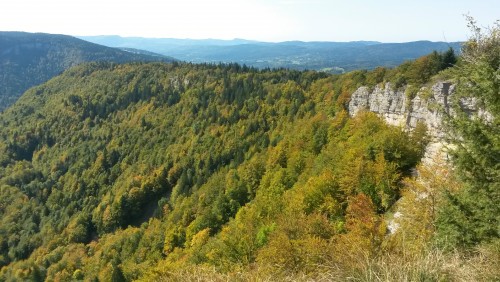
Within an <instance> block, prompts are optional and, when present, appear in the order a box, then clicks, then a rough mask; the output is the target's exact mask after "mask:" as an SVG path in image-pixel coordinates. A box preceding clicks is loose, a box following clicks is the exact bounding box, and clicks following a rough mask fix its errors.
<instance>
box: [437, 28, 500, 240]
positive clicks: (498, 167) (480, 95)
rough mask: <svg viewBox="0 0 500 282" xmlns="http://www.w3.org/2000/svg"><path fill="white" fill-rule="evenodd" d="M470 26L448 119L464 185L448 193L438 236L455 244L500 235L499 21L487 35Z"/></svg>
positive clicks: (453, 152) (458, 167) (456, 77)
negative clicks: (452, 105)
mask: <svg viewBox="0 0 500 282" xmlns="http://www.w3.org/2000/svg"><path fill="white" fill-rule="evenodd" d="M469 27H470V28H471V31H472V34H473V36H472V38H470V39H469V41H467V43H466V44H465V45H464V49H463V58H462V60H461V63H460V64H459V66H458V67H457V68H455V70H454V77H455V80H456V84H457V86H456V95H455V101H454V104H455V107H454V111H455V115H452V116H450V117H449V122H448V123H449V127H450V130H451V132H452V134H453V135H452V140H451V141H452V142H453V144H454V145H455V149H454V150H453V151H452V153H451V154H452V157H453V163H454V165H455V166H456V168H457V173H458V174H459V176H460V178H461V179H462V180H463V181H464V183H465V186H464V188H463V189H461V190H458V191H452V192H450V193H449V195H448V204H447V205H445V206H443V208H442V211H441V213H440V216H439V218H438V235H439V236H438V239H439V241H440V242H441V243H442V244H444V245H447V246H451V247H454V246H474V245H477V244H480V243H484V242H489V241H492V240H498V238H499V237H500V230H499V229H498V226H500V205H499V203H500V186H499V183H500V181H499V180H500V162H499V160H500V139H499V136H500V125H499V117H500V100H499V99H500V80H499V77H500V25H499V23H498V22H497V23H496V24H495V25H494V26H493V27H492V28H491V29H490V30H488V32H487V33H483V32H482V31H481V29H480V28H479V27H477V25H476V23H475V21H474V20H473V19H472V18H469ZM467 101H468V102H469V105H470V106H467V105H465V102H467ZM450 215H451V216H450Z"/></svg>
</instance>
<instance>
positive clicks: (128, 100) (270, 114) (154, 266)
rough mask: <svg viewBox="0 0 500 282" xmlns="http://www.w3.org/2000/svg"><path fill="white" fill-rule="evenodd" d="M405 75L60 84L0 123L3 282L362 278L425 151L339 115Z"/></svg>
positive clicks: (227, 73)
mask: <svg viewBox="0 0 500 282" xmlns="http://www.w3.org/2000/svg"><path fill="white" fill-rule="evenodd" d="M432 56H434V57H432ZM436 56H437V57H439V58H440V57H441V56H442V55H440V54H439V53H437V55H435V54H434V55H430V57H429V58H427V59H422V62H420V61H419V63H415V64H417V65H419V64H421V65H422V68H423V69H426V70H427V68H431V67H433V66H434V65H433V63H432V62H434V61H433V60H437V59H436V58H435V57H436ZM413 64H414V63H407V64H406V65H405V66H402V67H401V69H398V70H387V69H383V68H379V69H376V70H374V71H372V72H368V71H356V72H352V73H349V74H346V75H342V76H328V77H327V76H326V75H324V74H318V73H315V72H298V71H290V70H274V71H270V70H256V69H251V68H247V67H241V66H239V65H236V64H231V65H192V64H180V63H175V64H160V63H149V64H125V65H114V64H106V63H89V64H84V65H81V66H77V67H74V68H71V69H70V70H68V71H66V72H65V73H63V74H62V75H61V76H58V77H56V78H54V79H52V80H51V81H49V82H47V83H46V84H43V85H41V86H38V87H35V88H33V89H31V90H29V91H28V92H27V93H26V94H25V95H24V96H23V97H22V98H21V99H20V100H19V101H18V103H17V104H16V105H14V106H13V107H11V108H9V109H8V110H6V111H5V112H4V113H3V114H1V115H0V125H2V127H1V129H0V153H2V155H1V156H2V157H1V159H0V163H1V165H2V166H1V167H0V187H1V188H0V193H1V194H0V214H1V215H2V217H1V219H0V220H1V221H0V235H1V236H0V263H1V265H2V266H3V268H2V271H1V276H0V279H4V280H12V279H22V277H28V276H27V275H29V274H31V273H36V275H37V276H39V277H41V278H42V279H46V280H66V281H68V280H72V279H83V280H91V281H92V280H105V281H109V280H113V281H123V280H125V281H129V280H136V279H139V278H141V277H143V278H144V277H146V278H147V279H150V280H155V279H157V278H160V277H167V278H165V279H167V280H168V277H177V276H176V275H177V273H179V271H183V270H185V269H190V267H192V265H203V267H213V268H214V269H216V270H217V271H218V272H223V273H240V271H242V270H247V269H250V268H252V267H254V266H255V267H257V268H261V269H262V271H263V272H264V273H266V275H263V276H262V277H268V275H267V274H269V273H279V275H281V277H286V276H287V275H291V277H295V275H299V274H300V273H305V274H306V275H312V276H311V277H313V275H314V274H317V273H320V272H321V271H323V270H324V269H323V268H322V267H325V266H328V267H337V268H342V269H350V270H353V271H361V270H362V269H363V267H364V262H365V261H367V260H373V259H376V258H377V256H378V255H379V254H380V253H381V251H382V249H383V247H384V246H383V241H384V239H385V235H386V225H385V223H384V220H383V215H384V214H385V213H386V212H387V211H389V210H390V209H391V207H393V205H394V204H395V203H396V202H397V201H398V200H399V199H400V197H401V195H402V192H401V189H402V188H403V184H402V180H403V179H404V177H408V176H410V175H411V172H412V169H413V168H414V167H415V165H416V164H417V163H418V162H419V160H420V159H421V157H422V155H423V153H424V148H425V146H426V144H427V141H428V140H427V138H426V128H425V126H423V125H422V124H419V125H418V126H417V128H416V129H415V130H414V131H413V132H412V133H411V134H408V133H406V132H404V131H403V130H402V129H400V128H396V127H392V126H388V125H387V124H386V123H384V122H383V121H382V120H381V119H380V118H379V117H377V116H376V115H375V114H373V113H359V114H358V115H357V116H356V117H353V118H351V117H349V115H348V113H347V112H346V111H345V104H346V102H347V101H348V99H349V96H350V95H351V93H352V92H353V91H354V90H355V89H357V88H358V87H359V86H362V85H369V86H372V87H373V86H375V85H379V84H381V83H384V82H386V81H387V80H388V79H391V78H393V77H391V75H394V74H397V75H399V76H400V77H402V79H404V80H405V81H406V80H412V79H415V81H417V80H418V79H424V80H425V79H427V78H426V77H424V78H415V77H412V76H411V75H410V74H411V73H412V72H413V70H412V68H414V67H417V65H413ZM418 67H420V65H419V66H418ZM422 68H421V69H420V70H422ZM433 71H435V70H432V71H431V72H433ZM422 81H423V80H418V82H419V83H420V82H422ZM415 85H416V84H415ZM32 266H36V267H38V268H37V269H36V271H35V268H33V267H32ZM30 267H31V268H30ZM30 269H31V270H30ZM203 269H204V268H203ZM30 271H31V272H30ZM176 271H177V272H176ZM16 273H17V274H19V275H20V276H16V275H17V274H16ZM228 275H230V274H228ZM146 278H144V279H146ZM316 278H317V277H316Z"/></svg>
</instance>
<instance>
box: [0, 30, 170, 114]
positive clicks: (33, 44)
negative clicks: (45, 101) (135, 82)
mask: <svg viewBox="0 0 500 282" xmlns="http://www.w3.org/2000/svg"><path fill="white" fill-rule="evenodd" d="M0 49H1V50H3V55H2V58H1V59H0V64H1V65H2V74H3V75H2V76H1V77H0V85H1V88H0V111H3V110H4V109H6V108H7V107H8V106H10V105H12V104H14V102H15V101H16V100H17V99H18V98H19V97H20V96H21V95H22V94H23V93H24V91H26V90H28V89H29V88H31V87H33V86H36V85H38V84H40V83H44V82H46V81H47V80H49V79H51V78H52V77H54V76H57V75H59V74H61V72H63V71H64V70H66V69H68V68H70V67H72V66H75V65H78V64H81V63H84V62H94V61H108V62H115V63H124V62H134V61H163V62H168V61H172V60H173V59H171V58H168V57H164V56H159V55H156V56H154V55H150V54H139V53H132V52H127V51H123V50H119V49H114V48H108V47H104V46H100V45H96V44H92V43H90V42H86V41H83V40H80V39H77V38H74V37H71V36H66V35H55V34H43V33H36V34H35V33H24V32H0ZM70 98H71V102H73V103H78V102H81V101H78V98H77V96H70Z"/></svg>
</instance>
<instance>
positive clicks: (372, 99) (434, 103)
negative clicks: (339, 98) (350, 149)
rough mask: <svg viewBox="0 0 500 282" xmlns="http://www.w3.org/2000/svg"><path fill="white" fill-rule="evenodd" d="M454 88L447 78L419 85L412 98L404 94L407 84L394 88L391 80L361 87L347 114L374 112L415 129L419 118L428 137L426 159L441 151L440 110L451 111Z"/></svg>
mask: <svg viewBox="0 0 500 282" xmlns="http://www.w3.org/2000/svg"><path fill="white" fill-rule="evenodd" d="M453 91H454V85H452V84H451V83H449V82H438V83H436V84H434V85H433V86H431V87H422V88H421V89H420V90H419V91H418V92H417V93H416V95H415V97H413V98H411V97H409V96H410V95H407V92H409V89H407V87H403V88H401V89H394V87H393V86H392V85H391V84H390V83H386V84H385V85H383V86H376V87H375V88H373V89H370V88H368V87H360V88H359V89H358V90H356V91H355V92H354V93H353V94H352V96H351V100H350V102H349V114H350V115H351V116H354V115H356V113H358V112H359V111H361V110H367V111H371V112H375V113H377V114H379V115H380V116H381V117H382V118H383V119H384V120H385V121H386V122H387V123H388V124H391V125H396V126H402V127H404V128H405V129H406V130H412V129H414V128H415V127H416V125H417V123H418V122H422V123H424V124H425V125H426V126H427V130H428V134H429V137H430V139H431V142H430V144H429V146H428V148H427V152H426V156H425V158H424V161H428V160H430V159H431V158H433V157H434V156H435V155H436V154H438V153H442V152H443V148H444V137H445V131H444V129H443V114H444V113H448V112H449V111H450V105H449V102H448V101H449V97H450V95H452V94H453ZM442 157H446V156H445V155H442Z"/></svg>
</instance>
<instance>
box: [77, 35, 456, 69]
mask: <svg viewBox="0 0 500 282" xmlns="http://www.w3.org/2000/svg"><path fill="white" fill-rule="evenodd" d="M80 38H81V39H84V40H88V41H90V42H94V43H98V44H102V45H106V46H110V47H119V48H137V49H142V50H148V51H151V52H155V53H159V54H168V55H169V56H173V57H175V58H177V59H179V60H183V61H188V62H193V63H207V62H208V63H219V62H223V63H232V62H236V63H239V64H245V65H248V66H253V67H258V68H291V69H297V70H304V69H311V70H319V71H326V72H330V73H340V72H345V71H350V70H355V69H373V68H376V67H379V66H383V67H395V66H397V65H399V64H401V63H403V62H404V61H407V60H413V59H416V58H418V57H421V56H423V55H426V54H429V53H430V52H432V51H434V50H436V51H439V52H442V51H445V50H447V49H448V48H450V47H452V48H453V49H454V50H455V51H456V52H459V51H460V48H461V43H460V42H451V43H447V42H431V41H414V42H406V43H382V42H378V41H352V42H321V41H318V42H303V41H285V42H278V43H271V42H259V41H251V40H244V39H234V40H216V39H205V40H202V39H199V40H196V39H173V38H141V37H120V36H116V35H113V36H88V37H80Z"/></svg>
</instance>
